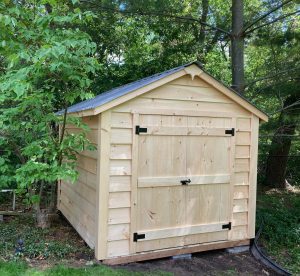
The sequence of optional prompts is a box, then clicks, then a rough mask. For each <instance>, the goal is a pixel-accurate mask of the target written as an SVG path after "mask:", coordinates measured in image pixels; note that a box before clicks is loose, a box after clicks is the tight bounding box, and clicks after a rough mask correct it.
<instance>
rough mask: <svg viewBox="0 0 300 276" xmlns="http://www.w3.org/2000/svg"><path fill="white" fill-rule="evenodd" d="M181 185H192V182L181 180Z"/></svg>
mask: <svg viewBox="0 0 300 276" xmlns="http://www.w3.org/2000/svg"><path fill="white" fill-rule="evenodd" d="M180 183H181V184H182V185H187V184H189V183H191V180H190V179H185V180H180Z"/></svg>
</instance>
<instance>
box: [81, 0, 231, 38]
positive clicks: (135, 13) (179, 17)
mask: <svg viewBox="0 0 300 276" xmlns="http://www.w3.org/2000/svg"><path fill="white" fill-rule="evenodd" d="M82 2H86V1H82ZM86 3H87V4H89V5H92V6H94V7H95V8H98V9H100V10H104V11H111V12H113V13H119V14H122V15H124V14H131V15H140V16H157V17H159V16H162V17H167V18H171V19H179V20H185V21H193V22H197V23H199V24H200V25H202V26H205V27H207V28H209V29H212V30H217V31H219V32H222V33H224V34H226V35H228V36H230V32H228V31H226V30H224V29H222V28H219V27H217V26H213V25H210V24H208V23H206V22H203V21H201V20H200V19H198V18H194V17H191V16H180V15H175V14H170V13H165V12H150V11H148V12H145V11H138V10H119V9H114V8H110V7H105V6H102V5H97V4H94V3H88V2H86Z"/></svg>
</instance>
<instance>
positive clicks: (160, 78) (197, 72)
mask: <svg viewBox="0 0 300 276" xmlns="http://www.w3.org/2000/svg"><path fill="white" fill-rule="evenodd" d="M184 75H191V77H192V78H194V77H195V76H198V77H199V78H200V79H202V80H204V81H206V82H207V83H208V84H210V85H212V86H213V87H214V88H216V89H217V90H218V91H220V92H221V93H223V94H225V95H226V96H228V97H229V98H231V99H232V100H233V101H235V102H237V103H238V104H240V105H241V106H243V107H244V108H245V109H247V110H249V111H250V112H252V113H253V114H255V115H256V116H257V117H259V118H260V119H261V120H263V121H268V115H267V114H266V113H264V112H263V111H261V110H260V109H258V108H257V107H256V106H255V105H254V104H252V103H251V102H250V101H248V100H247V99H246V98H245V97H243V96H242V95H240V94H239V93H237V92H236V91H235V90H233V89H231V88H230V87H227V86H226V85H224V84H223V83H221V82H220V81H219V80H217V79H215V78H214V77H213V76H211V75H210V74H208V73H207V72H205V71H204V70H203V68H202V66H201V64H200V63H199V62H192V63H188V64H185V65H182V66H179V67H176V68H173V69H170V70H167V71H164V72H162V73H158V74H155V75H152V76H150V77H146V78H143V79H140V80H138V81H134V82H131V83H128V84H125V85H123V86H120V87H117V88H114V89H112V90H109V91H106V92H104V93H101V94H99V95H98V96H96V97H95V98H93V99H89V100H85V101H82V102H80V103H77V104H74V105H72V106H70V107H69V108H68V113H73V114H76V113H77V115H79V116H90V115H97V114H99V113H101V112H103V111H105V110H108V109H110V108H112V107H114V106H116V105H119V104H121V103H124V102H126V101H128V100H130V99H132V98H135V97H137V96H140V95H142V94H144V93H146V92H148V91H150V90H152V89H154V88H156V87H159V86H161V85H163V84H165V83H167V82H169V81H172V80H174V79H177V78H179V77H182V76H184ZM62 113H63V111H60V112H58V113H57V114H59V115H60V114H62Z"/></svg>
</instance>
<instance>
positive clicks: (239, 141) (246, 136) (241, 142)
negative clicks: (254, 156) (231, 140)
mask: <svg viewBox="0 0 300 276" xmlns="http://www.w3.org/2000/svg"><path fill="white" fill-rule="evenodd" d="M250 134H251V133H250V132H240V131H238V132H237V133H236V145H237V146H249V145H251V135H250Z"/></svg>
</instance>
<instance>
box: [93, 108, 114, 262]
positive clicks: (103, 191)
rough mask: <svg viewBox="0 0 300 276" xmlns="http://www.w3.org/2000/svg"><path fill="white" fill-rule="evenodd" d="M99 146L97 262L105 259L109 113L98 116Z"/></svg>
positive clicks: (107, 215)
mask: <svg viewBox="0 0 300 276" xmlns="http://www.w3.org/2000/svg"><path fill="white" fill-rule="evenodd" d="M99 116H100V117H99V130H98V131H99V135H98V137H99V139H98V144H99V145H100V155H99V166H98V172H97V176H98V178H97V180H98V185H97V206H96V212H95V213H96V218H97V222H96V229H97V234H96V248H95V255H96V258H97V259H98V260H103V259H105V258H106V257H107V230H108V229H107V228H108V218H109V214H108V199H109V178H110V176H109V170H110V160H109V157H110V140H111V127H110V126H111V111H110V110H108V111H106V112H103V113H102V114H100V115H99Z"/></svg>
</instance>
